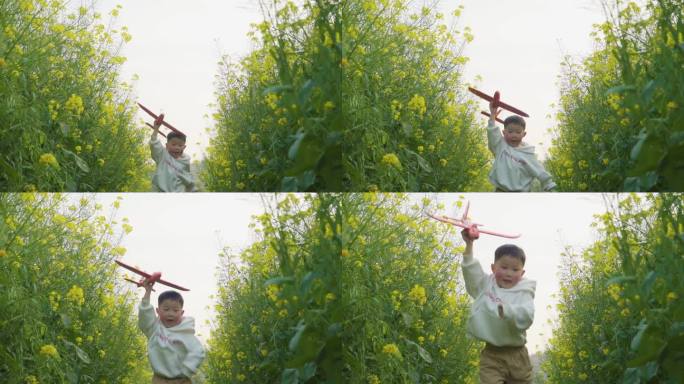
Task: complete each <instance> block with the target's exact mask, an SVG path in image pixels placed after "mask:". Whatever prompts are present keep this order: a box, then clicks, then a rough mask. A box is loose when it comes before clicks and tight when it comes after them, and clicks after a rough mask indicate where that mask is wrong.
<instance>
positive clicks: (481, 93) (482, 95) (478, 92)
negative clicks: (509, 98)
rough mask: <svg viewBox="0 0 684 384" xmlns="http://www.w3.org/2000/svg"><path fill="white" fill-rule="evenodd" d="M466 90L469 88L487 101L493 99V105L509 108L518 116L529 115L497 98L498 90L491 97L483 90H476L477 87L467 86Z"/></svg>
mask: <svg viewBox="0 0 684 384" xmlns="http://www.w3.org/2000/svg"><path fill="white" fill-rule="evenodd" d="M468 90H469V91H470V92H472V93H474V94H476V95H477V96H479V97H481V98H483V99H485V100H487V101H489V102H491V101H494V105H495V106H496V107H497V108H498V107H501V108H503V109H506V110H509V111H511V112H513V113H515V114H517V115H520V116H522V117H530V115H528V114H527V113H525V112H523V111H521V110H519V109H518V108H516V107H513V106H511V105H508V104H506V103H504V102H503V101H501V100H499V98H500V95H501V94H500V93H499V91H496V92H494V97H492V96H489V95H488V94H486V93H484V92H480V91H478V90H477V89H475V88H472V87H468Z"/></svg>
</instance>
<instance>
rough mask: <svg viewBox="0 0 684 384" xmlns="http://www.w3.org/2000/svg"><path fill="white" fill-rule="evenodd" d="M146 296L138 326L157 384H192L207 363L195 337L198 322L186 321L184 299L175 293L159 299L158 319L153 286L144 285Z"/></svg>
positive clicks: (164, 293)
mask: <svg viewBox="0 0 684 384" xmlns="http://www.w3.org/2000/svg"><path fill="white" fill-rule="evenodd" d="M143 284H144V286H145V296H143V298H142V302H141V303H140V307H139V309H138V326H139V327H140V329H141V330H142V331H143V333H144V334H145V336H147V339H148V342H147V350H148V351H147V354H148V356H149V359H150V365H152V371H154V376H153V377H152V383H153V384H166V383H168V384H191V383H192V380H191V377H192V376H193V375H194V374H195V373H196V372H197V370H198V369H199V366H200V364H202V360H204V355H205V353H204V348H203V347H202V344H200V342H199V340H198V339H197V337H195V319H193V318H192V317H183V313H184V311H183V297H182V296H181V295H180V294H179V293H178V292H175V291H166V292H163V293H162V294H161V295H159V299H158V305H159V307H158V308H157V315H159V317H157V316H155V314H154V312H155V311H154V309H153V307H152V305H151V304H150V292H151V291H152V285H154V283H152V284H149V283H148V282H147V281H145V282H144V283H143Z"/></svg>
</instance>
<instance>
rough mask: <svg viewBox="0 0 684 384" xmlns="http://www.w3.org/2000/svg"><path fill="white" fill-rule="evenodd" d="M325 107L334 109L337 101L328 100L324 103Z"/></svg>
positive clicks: (330, 109)
mask: <svg viewBox="0 0 684 384" xmlns="http://www.w3.org/2000/svg"><path fill="white" fill-rule="evenodd" d="M323 109H325V110H326V111H332V110H333V109H335V103H333V102H332V101H326V102H325V104H323Z"/></svg>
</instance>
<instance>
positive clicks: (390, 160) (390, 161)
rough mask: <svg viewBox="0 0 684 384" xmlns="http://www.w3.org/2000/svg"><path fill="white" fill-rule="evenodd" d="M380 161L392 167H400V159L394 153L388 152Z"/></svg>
mask: <svg viewBox="0 0 684 384" xmlns="http://www.w3.org/2000/svg"><path fill="white" fill-rule="evenodd" d="M382 163H383V164H386V165H390V166H392V167H394V168H397V169H401V161H399V158H398V157H397V155H395V154H394V153H388V154H386V155H384V156H383V157H382Z"/></svg>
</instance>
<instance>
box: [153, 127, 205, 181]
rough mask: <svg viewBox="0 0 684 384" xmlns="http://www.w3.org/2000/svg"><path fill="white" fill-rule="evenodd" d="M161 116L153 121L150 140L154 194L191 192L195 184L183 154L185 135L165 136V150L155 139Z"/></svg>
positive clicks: (173, 133)
mask: <svg viewBox="0 0 684 384" xmlns="http://www.w3.org/2000/svg"><path fill="white" fill-rule="evenodd" d="M161 118H163V115H160V118H159V119H157V120H155V121H154V132H153V133H152V138H151V139H150V150H151V151H152V159H154V162H155V163H157V169H156V170H155V172H154V176H153V177H152V186H153V187H154V191H155V192H192V191H193V190H194V189H195V182H194V181H193V179H192V174H191V173H190V156H188V155H185V154H183V150H184V149H185V135H183V134H181V133H178V132H175V131H173V132H171V133H169V134H168V135H167V136H166V148H164V146H163V145H162V143H161V141H159V138H158V137H157V134H158V133H159V127H160V126H161V124H162V120H161Z"/></svg>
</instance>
